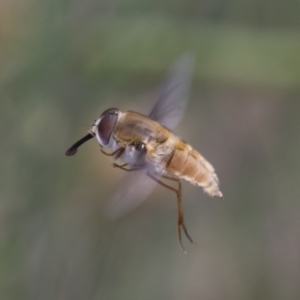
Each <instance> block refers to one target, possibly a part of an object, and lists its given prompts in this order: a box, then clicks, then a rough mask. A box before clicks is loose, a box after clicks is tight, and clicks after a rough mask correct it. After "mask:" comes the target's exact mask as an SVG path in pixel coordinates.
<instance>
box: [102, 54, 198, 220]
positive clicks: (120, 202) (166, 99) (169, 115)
mask: <svg viewBox="0 0 300 300" xmlns="http://www.w3.org/2000/svg"><path fill="white" fill-rule="evenodd" d="M193 64H194V57H193V55H190V54H186V55H183V56H182V57H181V58H179V60H178V61H176V63H175V64H174V65H173V67H171V70H170V72H169V74H168V76H167V78H166V80H165V82H164V83H163V85H162V87H161V89H160V91H159V94H158V98H157V100H156V102H155V104H154V106H153V108H152V110H151V112H150V114H149V117H150V118H151V119H153V120H155V121H157V122H159V123H160V124H162V125H164V126H166V127H168V128H169V129H173V128H175V127H176V125H177V124H178V123H179V122H180V120H181V119H182V117H183V115H184V113H185V109H186V106H187V102H188V96H189V89H190V84H191V77H192V70H193ZM155 186H156V182H155V181H153V180H152V179H150V178H149V177H148V176H147V174H146V171H137V172H134V173H130V174H128V175H127V177H126V178H125V179H124V180H123V182H122V183H121V186H120V187H119V188H118V190H117V191H116V192H115V194H114V195H113V196H112V198H111V200H110V201H109V203H108V207H107V215H108V216H109V217H112V218H114V217H118V216H121V215H123V214H125V213H128V212H130V211H132V210H133V209H135V208H136V207H137V206H138V205H139V204H141V203H142V202H143V201H144V200H146V199H147V198H148V196H149V195H150V194H151V192H152V191H153V189H154V188H155Z"/></svg>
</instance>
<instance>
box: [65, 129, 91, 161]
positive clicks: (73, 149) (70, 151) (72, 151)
mask: <svg viewBox="0 0 300 300" xmlns="http://www.w3.org/2000/svg"><path fill="white" fill-rule="evenodd" d="M93 137H94V135H92V134H91V133H88V134H87V135H86V136H84V137H83V138H82V139H80V140H79V141H78V142H76V143H75V144H74V145H73V146H71V147H70V148H69V149H68V150H67V151H66V155H67V156H72V155H74V154H76V152H77V149H78V147H80V146H81V145H82V144H83V143H85V142H87V141H88V140H90V139H92V138H93Z"/></svg>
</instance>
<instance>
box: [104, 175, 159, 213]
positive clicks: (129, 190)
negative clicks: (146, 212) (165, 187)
mask: <svg viewBox="0 0 300 300" xmlns="http://www.w3.org/2000/svg"><path fill="white" fill-rule="evenodd" d="M155 186H156V182H155V181H153V180H152V179H150V178H149V177H148V176H147V174H146V171H136V172H133V173H129V174H128V175H127V177H126V178H125V179H124V180H123V182H122V183H121V186H120V187H118V189H117V191H116V192H115V193H114V195H113V196H112V198H111V199H110V201H109V203H108V206H107V210H106V215H107V216H108V217H109V218H117V217H119V216H121V215H123V214H126V213H128V212H130V211H132V210H134V209H135V208H136V207H137V206H138V205H139V204H141V203H142V202H143V201H144V200H146V199H147V198H148V196H149V195H150V194H151V192H152V191H153V189H154V188H155Z"/></svg>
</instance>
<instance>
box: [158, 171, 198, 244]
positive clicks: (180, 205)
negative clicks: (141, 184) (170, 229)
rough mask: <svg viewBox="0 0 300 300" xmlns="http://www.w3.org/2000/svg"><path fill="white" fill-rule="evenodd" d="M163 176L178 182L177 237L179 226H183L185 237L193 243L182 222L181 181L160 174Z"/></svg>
mask: <svg viewBox="0 0 300 300" xmlns="http://www.w3.org/2000/svg"><path fill="white" fill-rule="evenodd" d="M162 177H163V178H165V179H169V180H172V181H176V182H178V190H177V191H178V192H177V205H178V223H177V224H178V237H179V236H180V235H181V234H180V226H181V227H182V228H183V231H184V233H185V235H186V237H187V238H188V239H189V241H190V242H191V243H192V244H194V241H193V239H192V238H191V236H190V235H189V233H188V231H187V228H186V226H185V223H184V214H183V207H182V201H181V191H182V189H181V181H180V179H179V178H174V177H170V176H166V175H163V176H162Z"/></svg>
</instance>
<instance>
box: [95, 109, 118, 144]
mask: <svg viewBox="0 0 300 300" xmlns="http://www.w3.org/2000/svg"><path fill="white" fill-rule="evenodd" d="M117 120H118V114H117V113H116V111H111V110H108V111H106V112H104V113H103V114H102V118H101V121H100V122H99V124H98V126H97V138H98V141H99V142H100V144H101V145H102V146H107V145H108V143H109V140H110V137H111V135H112V133H113V131H114V129H115V127H116V123H117Z"/></svg>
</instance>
